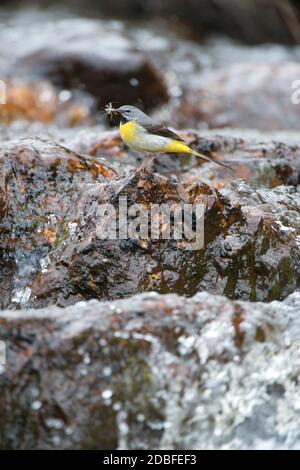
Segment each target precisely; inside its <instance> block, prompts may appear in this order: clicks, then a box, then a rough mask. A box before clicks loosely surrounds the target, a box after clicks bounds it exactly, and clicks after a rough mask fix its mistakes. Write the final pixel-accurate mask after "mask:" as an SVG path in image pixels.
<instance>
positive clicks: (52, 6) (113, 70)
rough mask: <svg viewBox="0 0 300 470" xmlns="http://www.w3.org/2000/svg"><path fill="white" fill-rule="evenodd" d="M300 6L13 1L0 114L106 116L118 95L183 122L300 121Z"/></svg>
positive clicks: (275, 1)
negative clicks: (295, 95) (295, 98)
mask: <svg viewBox="0 0 300 470" xmlns="http://www.w3.org/2000/svg"><path fill="white" fill-rule="evenodd" d="M299 9H300V4H299V2H297V1H289V0H222V1H221V0H165V1H163V2H161V1H159V0H145V1H139V0H118V1H116V0H101V1H99V2H97V1H94V0H85V1H83V0H76V1H72V2H67V1H60V2H54V1H39V2H34V1H22V2H21V1H9V2H8V1H2V6H1V30H0V40H1V52H0V67H1V69H0V70H1V75H2V77H1V78H2V79H3V80H5V81H6V83H7V105H6V106H2V107H1V109H0V120H1V122H2V124H3V125H4V127H5V129H6V130H7V129H8V126H10V125H11V124H12V123H15V122H17V121H18V122H19V121H23V124H24V121H25V122H31V123H32V122H39V123H41V124H43V123H44V124H47V125H49V124H53V125H58V126H59V128H61V127H67V128H69V127H74V126H80V125H86V124H89V125H93V124H102V125H104V126H107V122H106V121H105V120H104V119H103V114H102V110H103V106H104V105H105V104H106V103H108V102H109V101H113V102H114V103H115V104H118V105H119V104H124V103H131V104H135V105H137V106H139V107H141V108H143V109H145V110H146V111H149V112H153V113H154V115H156V116H158V117H159V118H161V119H165V120H169V119H172V123H173V125H174V126H175V127H180V126H181V127H197V128H202V129H203V128H224V127H230V128H236V127H239V128H247V129H256V130H262V131H276V130H299V122H300V120H299V107H298V106H295V105H294V104H293V103H292V101H291V96H292V89H291V86H292V82H293V81H294V80H297V79H298V78H299V77H300V66H299V58H300V49H299V46H298V44H299V42H300V28H299V15H300V12H299ZM23 128H24V127H23ZM3 132H5V131H4V130H3V129H2V133H3Z"/></svg>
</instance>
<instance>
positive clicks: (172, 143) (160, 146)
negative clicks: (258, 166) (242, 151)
mask: <svg viewBox="0 0 300 470" xmlns="http://www.w3.org/2000/svg"><path fill="white" fill-rule="evenodd" d="M105 111H106V113H107V114H108V115H109V116H110V117H111V116H112V117H118V118H119V119H120V134H121V137H122V139H123V141H124V142H125V144H127V145H128V147H131V148H132V149H133V150H136V151H138V152H143V153H146V154H148V157H147V158H146V159H145V160H144V161H143V163H142V165H141V166H140V167H138V168H137V170H136V173H137V172H140V171H141V170H144V169H145V168H146V166H147V165H149V163H150V162H151V161H152V160H153V159H154V158H155V157H156V156H157V155H158V154H159V153H188V154H192V155H196V156H197V157H200V158H203V159H204V160H208V161H211V162H214V163H217V164H218V165H222V166H223V167H225V168H228V169H230V170H232V168H231V167H230V166H229V165H226V164H225V163H222V162H219V161H216V160H213V159H212V158H209V157H207V156H206V155H202V154H201V153H199V152H196V151H195V150H193V149H192V148H190V147H189V146H188V145H187V144H186V143H185V142H184V140H183V139H181V137H179V136H178V135H177V134H175V132H173V131H171V130H170V129H168V128H167V127H165V126H164V125H163V124H160V123H158V122H155V121H154V120H153V119H152V118H151V117H150V116H147V114H145V113H143V111H141V110H140V109H138V108H136V107H135V106H129V105H124V106H121V107H120V108H113V107H112V104H111V103H110V104H108V105H107V106H106V108H105Z"/></svg>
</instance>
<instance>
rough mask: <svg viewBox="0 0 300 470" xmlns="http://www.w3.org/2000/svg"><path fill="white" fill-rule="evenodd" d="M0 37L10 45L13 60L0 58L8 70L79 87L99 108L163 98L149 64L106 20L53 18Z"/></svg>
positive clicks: (152, 103) (162, 88) (156, 101)
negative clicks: (53, 21)
mask: <svg viewBox="0 0 300 470" xmlns="http://www.w3.org/2000/svg"><path fill="white" fill-rule="evenodd" d="M22 33H23V35H22ZM20 36H22V41H20ZM3 40H4V43H5V44H6V45H7V46H10V47H14V59H13V60H12V59H11V58H9V57H6V58H5V60H4V58H3V61H4V62H5V63H6V74H8V75H13V76H15V75H16V74H17V75H18V76H19V75H21V76H23V77H26V78H28V79H30V78H31V79H43V80H44V79H46V80H49V81H50V82H51V83H53V84H54V85H55V86H57V87H59V88H61V89H67V90H69V89H74V88H75V89H82V90H84V91H85V92H87V93H89V94H90V95H92V96H93V97H95V99H96V101H97V104H98V107H99V108H101V107H103V106H104V105H105V104H107V103H108V102H109V101H112V100H114V101H115V102H118V103H119V104H122V103H123V104H125V103H131V104H137V103H138V100H142V103H143V104H144V106H145V108H146V109H149V108H151V107H154V106H156V105H158V104H161V103H163V102H165V101H167V98H168V97H167V91H166V87H165V85H164V83H163V80H162V77H160V75H159V73H158V72H157V71H156V70H155V68H154V67H153V65H152V64H151V63H149V61H148V60H147V58H146V57H145V55H144V54H143V53H142V52H141V51H139V50H138V49H137V47H135V46H134V44H133V43H132V41H131V40H130V39H128V38H127V37H126V36H125V35H124V34H123V33H122V29H121V30H118V29H115V30H113V29H112V28H111V26H108V27H106V26H105V23H104V22H100V21H92V20H87V19H86V20H84V19H82V18H81V19H68V20H64V21H56V22H55V23H48V24H47V25H46V26H45V28H43V30H41V28H40V27H39V26H38V27H34V26H33V27H31V28H28V27H27V29H26V35H25V37H24V31H22V28H21V27H18V28H17V30H16V35H15V37H13V38H12V39H11V36H8V35H7V34H5V33H4V34H3ZM140 103H141V101H140Z"/></svg>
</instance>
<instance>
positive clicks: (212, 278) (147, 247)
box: [28, 174, 300, 307]
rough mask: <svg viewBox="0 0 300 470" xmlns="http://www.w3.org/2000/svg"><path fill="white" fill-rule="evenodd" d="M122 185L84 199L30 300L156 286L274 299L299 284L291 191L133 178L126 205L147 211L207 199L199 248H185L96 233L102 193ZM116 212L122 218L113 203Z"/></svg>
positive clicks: (112, 294)
mask: <svg viewBox="0 0 300 470" xmlns="http://www.w3.org/2000/svg"><path fill="white" fill-rule="evenodd" d="M121 181H122V180H121ZM121 184H122V183H121ZM119 185H120V183H118V182H116V183H115V184H114V185H112V184H111V185H110V186H109V188H108V189H107V188H106V189H104V190H103V188H102V190H101V191H99V190H98V191H97V192H96V193H95V195H94V197H93V199H92V200H89V199H88V200H87V202H86V209H85V210H84V216H83V217H82V218H81V222H80V224H79V226H78V230H77V232H76V234H75V235H74V237H73V238H72V239H70V240H69V241H68V243H66V244H64V245H63V246H62V247H61V249H58V251H57V252H56V253H54V254H53V257H52V262H51V263H50V264H49V266H48V270H47V272H45V273H41V274H39V275H38V276H37V278H36V279H35V281H34V282H33V283H32V284H31V290H32V296H31V299H30V300H29V304H28V305H32V306H37V307H38V306H46V305H48V304H49V303H57V304H59V305H64V306H65V305H68V304H70V303H74V302H75V301H77V300H81V299H89V298H100V299H114V298H120V297H122V298H123V297H129V296H130V295H133V294H135V293H137V292H143V291H149V290H153V289H154V290H156V291H158V292H162V293H165V292H176V293H180V294H182V295H187V296H190V295H193V294H194V293H195V292H197V291H199V290H208V291H210V292H213V293H218V294H224V295H227V296H228V297H231V298H242V299H250V300H257V299H259V300H272V299H276V298H277V299H282V298H284V297H285V296H286V295H288V294H289V293H290V292H293V291H294V289H295V288H296V287H297V286H299V283H300V272H299V256H300V249H299V224H298V222H297V220H298V218H299V207H300V199H299V193H297V191H296V190H295V189H294V188H292V187H282V186H281V187H278V188H276V190H274V191H273V192H272V191H269V190H258V191H257V192H255V190H254V189H253V188H251V187H249V186H247V185H246V184H245V183H243V182H242V181H240V182H237V183H235V184H233V185H232V186H231V187H227V188H225V189H224V190H223V191H222V193H218V192H214V191H213V190H212V189H210V188H209V187H208V186H206V185H204V184H201V183H196V184H192V185H190V184H181V183H176V182H171V181H170V180H166V179H164V178H162V177H157V176H154V175H151V174H149V175H148V176H145V177H144V178H142V179H141V180H139V181H138V182H137V181H135V180H134V181H133V182H132V184H130V185H129V186H128V187H127V188H126V191H125V194H126V197H127V201H126V202H127V203H128V206H129V207H130V205H132V204H133V203H139V204H143V207H144V208H145V209H147V210H148V211H149V213H150V211H151V204H153V203H155V204H159V203H160V204H161V203H168V202H169V204H170V206H171V205H172V204H174V203H177V204H179V203H180V202H182V201H184V202H185V203H192V204H196V203H197V202H198V203H199V204H200V203H202V204H204V206H205V208H206V210H205V218H204V240H205V244H204V248H203V249H197V250H190V249H186V248H187V247H186V246H185V243H184V242H182V241H179V242H178V241H176V240H172V239H171V240H149V239H146V240H134V239H131V238H129V239H126V240H118V239H117V240H109V239H108V240H102V239H99V238H97V230H98V229H99V227H101V224H102V219H101V216H99V214H98V208H99V206H100V204H101V203H103V202H104V201H105V202H106V199H103V195H105V192H107V191H109V194H114V191H112V193H110V191H111V187H112V186H115V188H116V189H118V188H119ZM229 188H230V189H229ZM288 214H290V216H288ZM293 214H294V216H293ZM116 217H117V220H119V219H118V217H119V213H118V206H117V205H116ZM131 221H132V219H131V218H130V217H129V218H128V223H130V222H131ZM126 222H127V221H126ZM198 229H199V227H198Z"/></svg>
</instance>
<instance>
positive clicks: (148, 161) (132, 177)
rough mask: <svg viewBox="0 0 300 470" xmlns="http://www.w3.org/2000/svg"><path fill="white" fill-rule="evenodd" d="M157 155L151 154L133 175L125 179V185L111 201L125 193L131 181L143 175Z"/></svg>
mask: <svg viewBox="0 0 300 470" xmlns="http://www.w3.org/2000/svg"><path fill="white" fill-rule="evenodd" d="M156 155H157V153H149V155H148V156H147V157H146V158H145V160H144V161H143V163H142V164H141V165H140V166H139V167H138V168H137V169H136V170H135V171H134V172H133V173H132V174H131V175H129V176H127V177H125V178H124V181H123V184H122V185H121V186H120V187H119V188H118V190H117V191H116V193H115V194H114V196H113V198H112V199H111V200H112V201H113V200H114V199H115V198H116V197H117V196H118V194H120V192H121V191H123V189H124V188H126V186H127V185H128V184H129V183H130V181H132V180H133V179H134V178H135V177H136V176H139V175H140V173H142V172H143V171H144V170H145V169H146V167H147V166H148V165H149V164H150V163H151V162H152V160H153V159H154V158H155V157H156Z"/></svg>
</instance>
